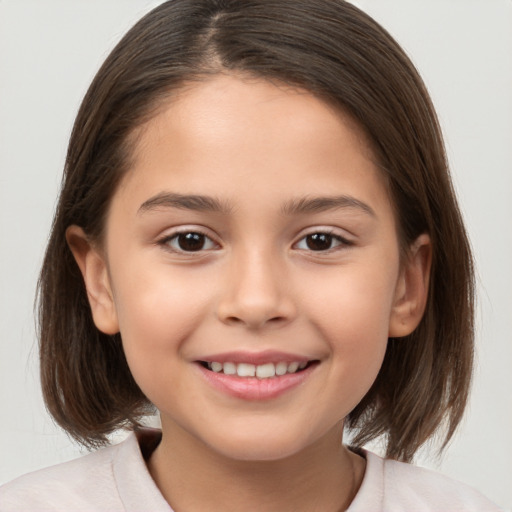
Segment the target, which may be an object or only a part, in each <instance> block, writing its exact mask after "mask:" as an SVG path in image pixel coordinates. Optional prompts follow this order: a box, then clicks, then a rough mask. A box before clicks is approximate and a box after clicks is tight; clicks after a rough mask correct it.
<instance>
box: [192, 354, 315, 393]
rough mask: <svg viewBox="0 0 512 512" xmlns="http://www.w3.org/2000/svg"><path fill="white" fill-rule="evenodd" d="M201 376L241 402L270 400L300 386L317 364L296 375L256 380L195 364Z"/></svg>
mask: <svg viewBox="0 0 512 512" xmlns="http://www.w3.org/2000/svg"><path fill="white" fill-rule="evenodd" d="M197 366H198V368H199V369H200V370H201V372H202V374H203V376H204V377H205V378H206V380H207V381H208V382H209V384H211V385H212V386H213V387H214V388H216V389H218V390H219V391H222V392H224V393H226V394H228V395H231V396H234V397H236V398H241V399H243V400H252V401H261V400H271V399H273V398H277V397H278V396H280V395H282V394H284V393H286V392H287V391H290V390H292V389H294V388H296V387H297V386H300V385H301V384H302V383H303V382H304V381H305V380H306V379H307V378H308V377H309V376H310V375H311V373H312V372H313V371H314V369H315V368H316V366H317V364H311V365H310V366H308V367H307V368H305V369H304V370H301V371H299V372H297V373H287V374H285V375H280V376H278V377H270V378H268V379H258V378H257V377H238V376H236V375H226V374H225V373H217V372H213V371H211V370H208V369H206V368H205V367H204V366H202V365H201V364H199V363H198V364H197Z"/></svg>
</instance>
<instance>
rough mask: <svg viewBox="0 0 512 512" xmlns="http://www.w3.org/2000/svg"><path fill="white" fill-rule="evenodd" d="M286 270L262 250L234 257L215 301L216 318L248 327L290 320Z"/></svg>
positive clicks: (290, 298) (291, 305)
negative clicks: (219, 296) (217, 299)
mask: <svg viewBox="0 0 512 512" xmlns="http://www.w3.org/2000/svg"><path fill="white" fill-rule="evenodd" d="M286 276H287V272H286V270H285V269H284V268H283V265H281V264H280V263H279V261H278V258H275V257H273V256H272V255H270V254H265V253H264V251H251V252H249V251H246V252H245V253H244V254H243V255H239V256H238V257H233V259H232V260H231V262H230V268H229V271H228V272H227V276H226V278H225V283H224V285H223V290H222V293H221V298H220V300H219V302H218V307H217V315H218V318H219V319H220V320H221V321H222V322H223V323H227V324H240V325H244V326H245V327H246V328H248V329H251V330H257V329H262V328H264V327H270V326H282V325H285V324H287V323H289V322H290V321H291V320H292V319H293V318H294V317H295V314H296V308H295V302H294V300H293V296H292V293H291V286H290V283H289V282H288V279H287V277H286Z"/></svg>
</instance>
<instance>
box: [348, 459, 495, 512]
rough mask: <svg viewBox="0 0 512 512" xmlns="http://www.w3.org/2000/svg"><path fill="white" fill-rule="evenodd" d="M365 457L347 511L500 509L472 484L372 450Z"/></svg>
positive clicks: (466, 511)
mask: <svg viewBox="0 0 512 512" xmlns="http://www.w3.org/2000/svg"><path fill="white" fill-rule="evenodd" d="M365 456H366V460H367V468H366V473H365V476H364V479H363V483H362V485H361V488H360V490H359V493H358V494H357V496H356V499H355V500H354V502H353V506H354V508H352V507H350V509H349V511H350V512H360V511H361V512H363V511H367V510H379V511H382V512H401V511H403V512H410V511H411V510H414V511H415V512H446V511H447V510H449V511H450V512H499V511H500V508H499V507H498V506H497V505H495V504H494V503H492V502H491V501H489V500H488V499H487V498H485V496H483V495H482V494H480V493H479V492H478V491H476V490H475V489H473V488H472V487H470V486H468V485H465V484H463V483H461V482H459V481H457V480H454V479H452V478H449V477H447V476H444V475H441V474H440V473H437V472H435V471H432V470H429V469H425V468H421V467H417V466H413V465H411V464H405V463H403V462H397V461H394V460H388V459H382V458H381V457H378V456H377V455H375V454H373V453H371V452H365ZM370 502H371V503H370ZM370 504H371V508H370V509H368V506H370Z"/></svg>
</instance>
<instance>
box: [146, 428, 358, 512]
mask: <svg viewBox="0 0 512 512" xmlns="http://www.w3.org/2000/svg"><path fill="white" fill-rule="evenodd" d="M165 427H166V426H165V425H164V429H163V436H162V442H161V443H160V445H159V446H158V448H157V449H156V450H155V452H154V453H153V455H152V456H151V458H150V460H149V462H148V468H149V471H150V473H151V476H152V477H153V479H154V480H155V482H156V484H157V486H158V487H159V489H160V491H161V492H162V494H163V496H164V497H165V499H166V500H167V501H168V502H169V504H170V505H171V506H172V507H173V509H174V510H176V512H179V511H182V510H186V511H187V512H202V511H210V510H212V507H214V509H215V510H216V511H219V512H231V511H235V510H236V511H239V510H244V511H247V512H252V511H258V512H262V511H264V512H274V511H276V512H277V511H279V512H284V511H294V512H299V511H312V510H319V511H320V510H321V511H322V512H338V511H341V510H345V509H346V508H347V507H348V506H349V504H350V503H351V501H352V500H353V498H354V496H355V494H356V493H357V490H358V489H359V486H360V484H361V481H362V478H363V474H364V467H365V462H364V459H362V458H361V457H359V456H358V455H356V454H354V453H352V452H350V451H349V450H348V449H347V448H345V447H344V446H343V445H342V426H339V427H338V428H336V429H333V430H332V431H331V432H328V433H327V434H326V435H325V436H324V437H323V438H322V439H321V440H319V441H317V442H316V443H315V444H314V445H311V446H309V447H307V448H305V449H304V450H302V451H301V452H300V453H296V454H294V455H292V456H289V457H286V458H282V459H279V460H271V461H246V460H234V459H230V458H228V457H226V456H223V455H222V454H219V453H217V452H215V451H213V450H212V449H211V448H209V447H208V446H206V445H204V444H203V443H201V442H200V441H198V440H197V439H196V438H194V437H193V436H191V435H190V434H188V433H186V432H184V431H182V430H181V429H180V428H179V427H176V426H174V428H165ZM167 427H169V426H167Z"/></svg>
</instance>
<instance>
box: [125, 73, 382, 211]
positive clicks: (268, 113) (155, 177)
mask: <svg viewBox="0 0 512 512" xmlns="http://www.w3.org/2000/svg"><path fill="white" fill-rule="evenodd" d="M135 135H136V136H135V137H134V141H135V143H134V149H133V159H132V165H131V168H130V170H129V171H128V173H127V175H126V176H125V178H124V180H123V183H122V186H121V189H123V188H125V187H126V186H128V185H129V186H130V188H131V189H132V190H135V191H138V192H142V191H143V190H145V191H146V195H147V196H148V197H149V194H153V195H154V194H157V193H159V192H161V191H162V190H163V189H165V188H169V189H171V190H172V191H176V192H179V193H196V192H198V191H199V192H204V189H205V187H206V188H208V190H209V192H210V193H212V194H214V195H218V196H222V197H223V198H226V199H228V200H233V201H236V198H237V196H239V195H240V191H241V190H248V189H251V190H252V191H257V192H258V193H259V196H260V198H259V201H263V200H264V199H265V198H270V197H274V196H277V195H279V194H281V195H282V194H284V193H287V194H288V195H293V194H297V195H300V196H304V194H305V192H307V193H308V194H313V195H314V194H321V195H325V193H326V191H328V189H329V187H331V186H332V185H333V179H337V180H338V181H342V180H343V178H345V187H348V188H350V187H352V188H354V185H355V184H356V183H357V182H358V181H360V182H364V181H365V179H370V178H371V179H370V181H371V184H372V187H370V188H372V190H369V189H368V190H367V193H369V194H370V195H372V194H373V195H382V192H383V188H385V183H384V179H383V177H382V176H381V173H380V171H378V170H377V166H376V165H375V163H374V159H373V155H372V152H371V150H370V149H369V145H368V143H367V140H366V137H365V135H364V132H363V130H362V129H361V128H360V127H359V126H358V124H357V123H356V122H355V121H354V120H353V119H351V118H350V117H349V116H348V115H346V114H345V113H344V112H342V111H341V110H339V109H336V108H334V107H333V106H332V105H330V104H328V103H327V102H325V101H322V100H320V99H318V98H317V97H315V96H313V95H312V94H311V93H309V92H308V91H305V90H303V89H299V88H295V87H291V86H288V85H285V84H282V83H271V82H269V81H265V80H261V79H255V78H250V77H240V76H230V75H217V76H215V77H214V78H211V79H208V80H205V81H201V82H194V83H192V84H188V85H187V86H186V87H183V88H182V89H180V90H179V91H177V92H176V93H174V94H173V95H172V97H171V98H170V99H169V100H168V101H167V102H165V103H164V104H162V105H161V107H160V109H159V112H158V113H157V115H155V116H154V117H153V118H152V119H151V120H150V121H148V122H147V123H145V124H144V125H143V126H141V127H140V128H139V129H138V130H137V133H136V134H135ZM336 170H339V172H336ZM349 178H350V179H349ZM350 182H351V184H350ZM159 189H160V190H159ZM344 192H347V193H350V190H347V191H344ZM376 192H377V194H375V193H376ZM386 195H387V194H386ZM141 199H142V198H141ZM288 199H289V198H288Z"/></svg>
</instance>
